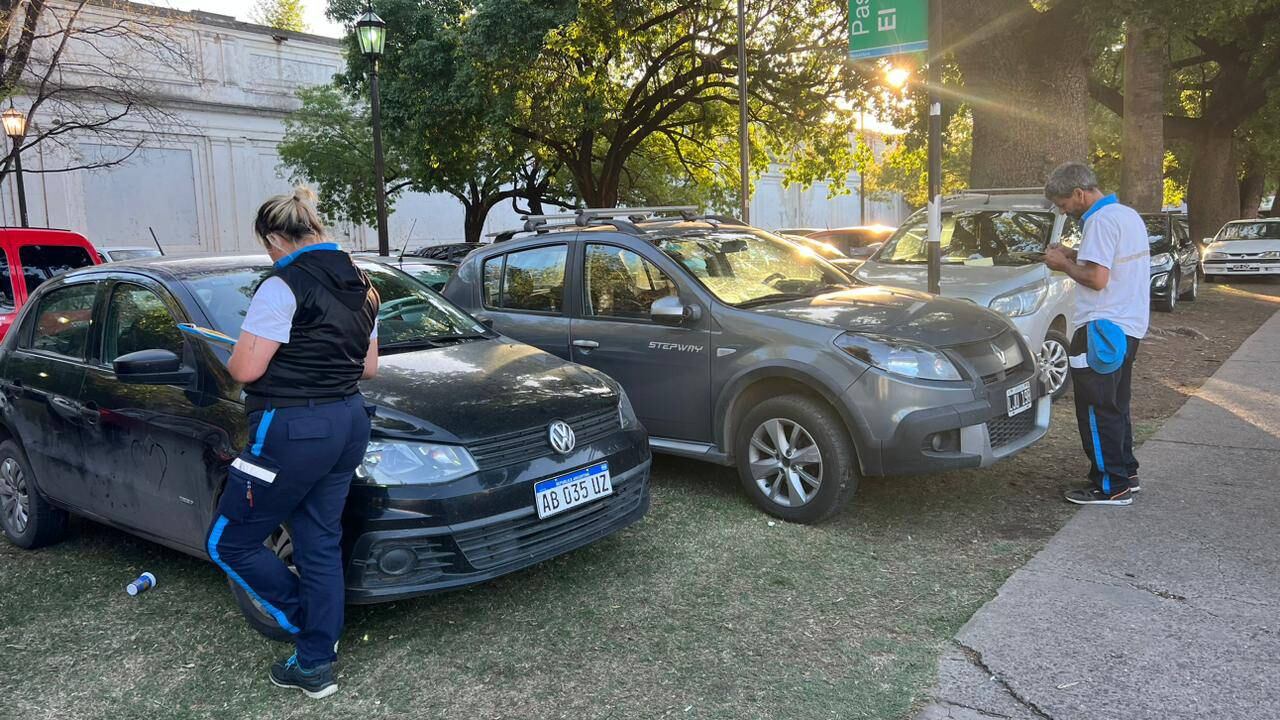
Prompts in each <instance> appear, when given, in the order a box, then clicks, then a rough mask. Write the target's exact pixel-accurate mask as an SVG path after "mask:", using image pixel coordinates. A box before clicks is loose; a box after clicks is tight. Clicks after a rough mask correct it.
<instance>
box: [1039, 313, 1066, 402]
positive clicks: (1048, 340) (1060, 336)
mask: <svg viewBox="0 0 1280 720" xmlns="http://www.w3.org/2000/svg"><path fill="white" fill-rule="evenodd" d="M1070 357H1071V340H1070V339H1069V338H1068V337H1067V336H1066V334H1065V333H1063V332H1062V331H1061V330H1050V331H1049V332H1046V333H1045V334H1044V342H1043V343H1041V345H1040V362H1041V363H1047V362H1052V363H1053V364H1054V369H1055V372H1054V377H1061V382H1060V384H1058V385H1057V387H1047V388H1046V389H1047V390H1048V391H1049V398H1050V399H1051V400H1057V399H1058V398H1061V397H1062V396H1063V395H1066V394H1067V391H1068V390H1070V389H1071V360H1070ZM1049 384H1050V383H1049V382H1048V381H1046V385H1049Z"/></svg>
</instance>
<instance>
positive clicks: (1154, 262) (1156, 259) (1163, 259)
mask: <svg viewBox="0 0 1280 720" xmlns="http://www.w3.org/2000/svg"><path fill="white" fill-rule="evenodd" d="M1172 264H1173V255H1170V254H1169V253H1156V254H1155V255H1152V256H1151V267H1153V268H1158V267H1164V266H1166V265H1172Z"/></svg>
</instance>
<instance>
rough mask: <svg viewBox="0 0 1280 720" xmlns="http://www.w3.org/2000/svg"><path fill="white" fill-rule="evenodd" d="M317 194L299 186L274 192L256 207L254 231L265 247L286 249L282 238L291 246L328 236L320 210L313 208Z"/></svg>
mask: <svg viewBox="0 0 1280 720" xmlns="http://www.w3.org/2000/svg"><path fill="white" fill-rule="evenodd" d="M316 199H317V198H316V194H315V191H313V190H312V189H311V188H309V187H307V186H305V185H298V186H297V187H295V188H294V189H293V192H291V193H288V194H285V195H275V196H273V197H271V198H269V199H268V200H267V201H266V202H264V203H262V206H261V207H259V208H258V217H257V218H256V219H255V220H254V222H253V231H254V233H256V234H257V236H258V239H260V240H261V241H262V244H263V245H265V246H266V247H268V248H272V247H274V248H276V249H278V250H287V249H288V248H285V247H282V246H281V244H280V241H281V240H284V241H288V242H289V243H291V244H292V245H294V246H298V245H310V244H311V243H314V242H321V241H323V240H325V239H326V238H327V236H328V231H327V230H326V229H325V227H324V222H323V221H321V220H320V213H319V212H317V211H316V208H315V203H316Z"/></svg>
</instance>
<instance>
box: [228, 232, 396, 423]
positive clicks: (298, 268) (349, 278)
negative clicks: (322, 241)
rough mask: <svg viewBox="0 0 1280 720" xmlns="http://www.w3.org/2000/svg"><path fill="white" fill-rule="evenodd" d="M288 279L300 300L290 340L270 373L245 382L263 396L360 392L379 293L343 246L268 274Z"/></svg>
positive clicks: (302, 257) (313, 253) (317, 252)
mask: <svg viewBox="0 0 1280 720" xmlns="http://www.w3.org/2000/svg"><path fill="white" fill-rule="evenodd" d="M271 276H275V277H278V278H280V279H281V280H284V282H285V284H287V285H288V286H289V289H290V290H292V291H293V296H294V298H295V299H296V300H297V308H296V309H295V310H294V313H293V328H292V329H291V330H290V332H289V342H287V343H285V344H283V345H281V346H280V349H279V350H277V351H276V354H275V356H274V357H272V358H271V363H270V364H269V365H267V372H266V373H265V374H263V376H262V377H260V378H258V379H257V380H255V381H254V382H252V383H249V384H248V385H246V386H245V388H244V390H245V393H246V394H248V395H253V396H257V397H261V398H339V397H347V396H349V395H354V394H355V393H357V392H359V390H360V388H359V383H360V374H361V373H362V372H363V371H364V357H365V354H366V353H368V352H369V335H370V334H372V333H373V325H374V320H375V319H376V318H377V316H378V304H379V300H378V292H377V291H376V290H374V289H373V286H372V285H370V284H369V278H368V277H366V276H365V274H364V273H363V272H361V271H360V269H359V268H357V267H356V266H355V265H354V264H352V262H351V258H350V256H348V255H347V254H346V253H344V252H342V251H340V250H312V251H308V252H304V253H301V254H299V255H295V256H293V259H292V260H291V261H290V262H289V263H288V264H286V265H285V266H284V267H279V268H276V269H275V270H274V271H273V272H272V273H271V275H269V276H268V277H271Z"/></svg>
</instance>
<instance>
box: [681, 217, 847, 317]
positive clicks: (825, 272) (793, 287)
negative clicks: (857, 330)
mask: <svg viewBox="0 0 1280 720" xmlns="http://www.w3.org/2000/svg"><path fill="white" fill-rule="evenodd" d="M657 244H658V247H659V248H660V249H661V250H662V251H663V252H665V253H666V254H667V255H668V256H669V257H671V258H672V259H673V260H675V261H676V262H678V263H680V264H681V265H682V266H684V268H685V269H686V270H688V271H689V273H690V274H692V275H693V276H694V277H696V278H697V279H698V280H699V281H700V282H701V283H702V284H703V285H705V286H706V287H707V289H708V290H710V291H711V292H712V293H713V294H714V295H715V296H716V297H717V298H719V299H720V300H722V301H724V302H726V303H730V304H733V305H752V304H757V303H760V304H764V303H767V302H770V301H781V300H786V299H790V298H795V297H806V296H810V295H817V294H819V293H822V292H827V291H830V290H834V289H839V288H842V287H845V286H847V285H848V284H849V279H848V278H847V277H846V276H845V275H844V274H843V273H841V272H840V271H839V270H837V269H835V268H834V267H832V266H830V265H828V264H827V263H826V262H825V261H824V260H822V259H820V258H819V257H818V255H817V253H815V252H813V251H812V250H810V249H808V248H802V247H800V246H798V245H796V244H794V243H791V242H788V241H786V240H783V239H782V238H780V237H777V236H775V235H771V234H769V233H767V232H764V231H763V230H755V229H750V228H743V229H738V228H735V229H733V230H728V229H715V230H706V231H697V232H690V231H682V232H681V234H680V235H678V236H673V237H667V238H663V239H661V240H659V241H658V243H657Z"/></svg>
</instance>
